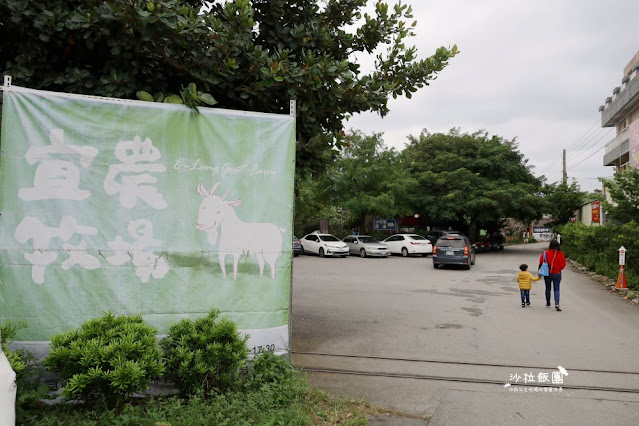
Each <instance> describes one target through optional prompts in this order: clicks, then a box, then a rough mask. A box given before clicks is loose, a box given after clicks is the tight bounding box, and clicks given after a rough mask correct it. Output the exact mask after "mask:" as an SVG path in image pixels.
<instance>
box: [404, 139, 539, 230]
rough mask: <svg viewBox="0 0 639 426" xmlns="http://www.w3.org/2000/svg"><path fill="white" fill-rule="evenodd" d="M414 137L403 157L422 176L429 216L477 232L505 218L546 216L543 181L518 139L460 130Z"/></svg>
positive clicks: (420, 197)
mask: <svg viewBox="0 0 639 426" xmlns="http://www.w3.org/2000/svg"><path fill="white" fill-rule="evenodd" d="M409 140H410V143H409V144H408V146H407V147H406V148H405V149H404V151H402V161H403V163H404V165H405V167H407V169H408V170H409V171H410V173H411V175H412V176H413V177H414V179H415V180H416V181H417V185H416V186H415V189H414V194H413V197H412V198H413V201H414V203H415V205H416V207H417V211H419V212H423V214H422V218H423V219H424V220H426V221H428V222H430V223H432V224H435V225H445V226H453V227H456V228H458V229H460V230H468V232H469V234H470V236H471V237H474V236H476V235H475V234H476V233H477V232H478V230H479V229H487V230H488V231H491V232H492V231H495V230H497V229H499V227H500V226H501V224H502V221H503V220H504V219H505V218H514V219H517V220H521V221H523V222H525V223H530V222H531V221H532V220H534V219H538V218H540V217H541V214H542V211H543V206H544V202H543V198H542V197H540V196H539V192H540V188H541V182H540V180H539V179H538V178H536V177H535V176H534V175H533V174H532V173H531V171H530V167H529V166H528V165H527V160H526V159H525V158H524V156H523V155H522V154H521V153H520V152H519V151H518V147H517V144H516V142H515V140H505V139H503V138H501V137H499V136H489V135H488V134H487V133H486V132H484V131H479V132H475V133H472V134H470V133H460V131H459V130H458V129H452V130H451V131H450V132H449V133H447V134H444V133H434V134H431V133H428V132H427V131H422V133H421V134H420V135H419V136H418V137H415V136H411V137H409Z"/></svg>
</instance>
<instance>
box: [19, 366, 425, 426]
mask: <svg viewBox="0 0 639 426" xmlns="http://www.w3.org/2000/svg"><path fill="white" fill-rule="evenodd" d="M25 414H26V415H25V417H24V422H23V424H25V425H37V426H40V425H42V426H45V425H47V426H48V425H78V426H85V425H86V426H89V425H140V426H147V425H148V426H175V425H189V426H190V425H268V426H276V425H337V424H339V425H350V426H356V425H368V424H369V421H368V418H369V417H370V416H386V415H388V416H391V415H392V416H396V417H413V416H408V415H405V414H401V413H397V412H394V411H392V410H386V409H383V408H380V407H375V406H372V405H370V404H369V403H367V402H365V401H362V400H355V399H348V398H338V397H335V396H332V395H330V394H328V393H326V392H324V391H322V390H319V389H316V388H313V387H312V386H311V385H310V384H309V382H308V380H307V378H306V377H305V376H304V374H303V373H301V372H295V374H293V376H292V377H291V378H290V379H288V380H286V381H284V382H278V383H269V384H265V385H263V386H262V387H260V388H259V389H246V390H243V391H233V392H227V393H224V394H215V395H212V397H211V398H208V399H206V398H203V397H201V396H194V397H191V398H190V399H183V398H179V397H177V396H172V397H153V398H139V399H135V400H133V401H132V402H130V403H128V404H125V405H124V406H123V407H122V408H121V409H120V410H119V411H118V412H115V411H113V410H111V411H108V410H107V411H105V410H100V409H96V408H88V407H84V406H83V405H80V404H63V403H60V404H55V405H44V404H43V405H40V406H38V407H35V408H32V409H30V410H29V411H28V412H27V413H25Z"/></svg>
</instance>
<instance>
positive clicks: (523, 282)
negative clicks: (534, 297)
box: [517, 271, 541, 290]
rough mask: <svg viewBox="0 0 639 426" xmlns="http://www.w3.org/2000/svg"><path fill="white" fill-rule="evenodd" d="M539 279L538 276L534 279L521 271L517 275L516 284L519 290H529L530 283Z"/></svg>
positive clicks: (529, 274)
mask: <svg viewBox="0 0 639 426" xmlns="http://www.w3.org/2000/svg"><path fill="white" fill-rule="evenodd" d="M540 279H541V277H540V276H537V277H535V276H534V275H533V274H531V273H530V272H528V271H521V272H520V273H519V274H517V282H518V283H519V289H520V290H530V289H531V288H532V282H533V281H539V280H540Z"/></svg>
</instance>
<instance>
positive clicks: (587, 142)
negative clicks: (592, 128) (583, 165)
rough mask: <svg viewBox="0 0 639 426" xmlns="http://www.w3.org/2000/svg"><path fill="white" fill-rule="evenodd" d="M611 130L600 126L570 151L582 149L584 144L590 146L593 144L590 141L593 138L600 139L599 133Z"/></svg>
mask: <svg viewBox="0 0 639 426" xmlns="http://www.w3.org/2000/svg"><path fill="white" fill-rule="evenodd" d="M611 130H612V129H610V128H608V129H604V128H600V129H599V130H598V131H597V132H595V133H592V134H591V135H590V136H589V137H588V138H587V139H584V140H583V142H581V143H580V144H579V145H577V146H576V147H574V148H573V149H572V151H583V150H584V147H585V146H586V145H588V144H590V146H592V145H593V143H592V141H593V140H599V139H601V135H602V134H609V133H610V131H611ZM597 138H599V139H597ZM585 149H588V148H585Z"/></svg>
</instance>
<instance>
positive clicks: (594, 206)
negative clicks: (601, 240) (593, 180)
mask: <svg viewBox="0 0 639 426" xmlns="http://www.w3.org/2000/svg"><path fill="white" fill-rule="evenodd" d="M600 210H601V208H600V205H599V201H593V202H592V221H593V222H599V212H600Z"/></svg>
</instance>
